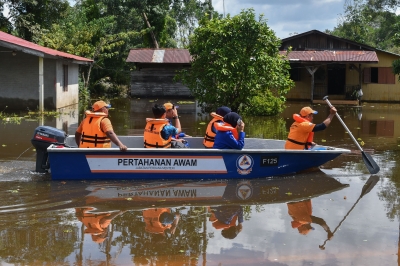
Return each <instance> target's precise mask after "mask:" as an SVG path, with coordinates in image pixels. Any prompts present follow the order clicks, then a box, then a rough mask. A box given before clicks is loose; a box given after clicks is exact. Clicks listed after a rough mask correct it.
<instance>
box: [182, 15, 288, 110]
mask: <svg viewBox="0 0 400 266" xmlns="http://www.w3.org/2000/svg"><path fill="white" fill-rule="evenodd" d="M280 45H281V42H280V39H279V38H277V37H276V36H275V34H274V32H273V31H272V30H271V29H270V28H269V27H268V25H267V23H266V20H265V19H264V18H263V16H262V15H261V16H260V17H259V19H258V21H257V20H256V18H255V14H254V10H253V9H249V10H244V11H242V12H241V13H240V14H239V15H237V16H234V17H230V16H229V15H228V16H227V18H224V19H211V20H209V19H208V17H205V18H203V19H202V20H201V21H200V25H199V27H198V28H196V29H195V31H194V34H193V35H192V36H191V38H190V44H189V46H188V49H189V52H190V54H191V56H192V59H193V61H192V65H191V68H189V69H185V70H183V71H182V72H181V73H180V75H178V76H177V79H181V80H182V81H183V83H184V84H186V85H187V86H188V87H189V88H190V90H191V92H192V94H193V96H194V97H195V98H196V99H197V100H198V101H199V104H200V105H202V106H204V107H205V106H207V107H212V109H215V108H216V107H217V106H221V105H228V106H230V107H231V109H232V110H235V111H238V110H246V108H248V107H251V106H252V104H253V103H254V102H252V101H253V98H254V97H262V98H263V100H264V101H265V102H269V101H273V102H278V103H280V105H281V104H282V103H284V101H285V97H284V96H285V95H286V93H287V92H288V91H289V89H290V88H291V87H292V86H293V81H291V80H290V77H289V67H290V66H289V62H288V61H287V60H285V59H284V58H283V57H282V56H280V55H279V47H280ZM277 107H279V104H278V106H277ZM279 111H280V109H279V108H278V109H275V110H272V111H271V113H269V114H274V113H277V112H279ZM263 114H266V113H263Z"/></svg>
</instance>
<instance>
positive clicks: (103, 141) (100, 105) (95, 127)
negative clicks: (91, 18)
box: [75, 101, 127, 151]
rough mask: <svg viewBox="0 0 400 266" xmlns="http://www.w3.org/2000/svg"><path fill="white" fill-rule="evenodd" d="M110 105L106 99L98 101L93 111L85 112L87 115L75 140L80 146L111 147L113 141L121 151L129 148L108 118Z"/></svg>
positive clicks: (77, 131) (93, 106) (76, 133)
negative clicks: (120, 138) (119, 137)
mask: <svg viewBox="0 0 400 266" xmlns="http://www.w3.org/2000/svg"><path fill="white" fill-rule="evenodd" d="M110 107H111V105H110V104H107V103H105V102H104V101H97V102H95V103H94V104H93V105H92V111H86V112H85V114H86V117H85V118H84V119H83V121H82V122H81V124H80V125H79V127H78V129H77V130H76V132H75V142H76V144H77V145H78V147H79V148H111V141H112V142H113V143H114V144H115V145H117V146H118V147H119V149H120V150H121V151H126V150H127V147H126V146H125V145H124V144H122V142H121V141H120V140H119V139H118V137H117V134H115V132H114V129H113V127H112V124H111V121H110V119H109V118H108V108H110Z"/></svg>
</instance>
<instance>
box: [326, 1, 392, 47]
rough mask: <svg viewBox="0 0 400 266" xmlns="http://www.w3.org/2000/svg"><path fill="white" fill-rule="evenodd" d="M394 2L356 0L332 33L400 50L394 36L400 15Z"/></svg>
mask: <svg viewBox="0 0 400 266" xmlns="http://www.w3.org/2000/svg"><path fill="white" fill-rule="evenodd" d="M391 5H392V3H391V1H371V0H369V1H366V0H353V1H351V2H350V1H349V2H346V4H345V12H344V15H343V16H341V17H340V20H339V21H340V22H339V23H338V25H337V26H336V27H335V28H334V29H333V30H332V31H328V33H330V34H332V35H335V36H338V37H341V38H346V39H349V40H353V41H356V42H359V43H363V44H366V45H369V46H372V47H375V48H378V49H382V50H386V51H389V52H394V53H399V52H400V49H399V47H398V44H396V43H395V40H394V37H395V35H396V34H397V32H398V31H397V29H398V28H400V24H399V22H400V17H399V16H398V15H397V14H396V12H395V10H394V9H393V7H392V6H391Z"/></svg>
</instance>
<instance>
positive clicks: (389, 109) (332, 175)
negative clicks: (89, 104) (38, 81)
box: [0, 99, 400, 265]
mask: <svg viewBox="0 0 400 266" xmlns="http://www.w3.org/2000/svg"><path fill="white" fill-rule="evenodd" d="M158 102H159V103H162V102H163V101H161V100H158ZM175 102H176V103H177V104H178V105H179V106H180V108H179V109H178V110H179V115H180V116H181V123H182V125H183V130H184V131H185V132H186V134H189V135H192V136H203V134H204V131H205V128H206V125H207V123H208V121H209V116H208V115H207V114H199V113H200V110H198V109H197V108H196V106H195V103H190V102H178V100H176V101H175ZM111 103H112V105H113V107H115V108H113V109H112V110H110V115H111V120H112V123H113V126H114V130H115V131H116V133H117V134H118V135H134V134H135V135H136V134H142V132H143V128H144V125H145V118H146V117H148V116H149V114H151V106H152V104H153V103H154V101H153V100H149V99H132V100H114V101H111ZM306 104H307V103H288V104H287V108H286V109H285V111H284V112H283V113H282V114H281V115H280V116H279V117H244V119H243V120H244V122H245V123H246V127H245V131H246V133H247V135H248V136H251V137H261V138H278V139H285V138H286V136H287V132H288V128H289V126H290V124H291V123H292V118H291V117H292V114H293V113H296V112H298V111H299V110H300V108H301V107H302V106H303V105H306ZM313 107H314V109H316V110H318V111H319V114H318V115H316V116H315V117H314V122H316V123H319V122H322V121H323V120H324V119H325V118H326V116H327V115H328V109H327V107H326V105H314V106H313ZM337 109H338V113H339V114H340V115H341V117H342V118H343V121H344V122H345V123H346V125H347V127H348V128H349V129H350V131H351V132H352V134H353V135H354V136H355V138H356V139H358V141H359V142H360V143H363V144H364V145H363V149H364V150H365V152H367V153H369V154H371V156H372V157H373V158H374V160H375V161H376V162H377V164H378V165H379V166H380V168H381V171H380V172H379V173H378V174H377V175H372V176H371V175H370V174H369V173H368V171H367V169H366V167H365V165H364V162H363V160H362V158H361V154H360V152H359V151H358V149H357V146H356V145H355V144H354V143H353V141H352V140H351V139H350V137H349V134H347V133H346V132H345V130H344V128H343V126H342V125H341V124H340V123H339V121H338V120H337V119H336V118H334V120H333V122H332V124H331V125H330V127H328V128H327V129H326V130H325V131H324V132H318V133H316V134H315V142H317V143H319V144H325V145H329V146H337V147H345V148H348V149H351V150H352V151H353V152H352V153H351V154H349V155H341V156H340V157H338V158H337V159H335V160H333V161H330V162H328V163H327V164H325V165H323V166H322V167H321V169H319V170H315V171H311V172H306V173H301V174H297V175H289V176H282V177H273V178H259V179H251V180H200V181H194V180H172V181H171V180H170V181H168V180H162V176H160V180H157V181H151V182H146V181H145V180H140V181H126V180H121V181H109V182H107V181H101V182H100V181H51V179H50V177H49V175H48V174H38V173H34V170H35V158H36V153H35V150H34V148H33V146H32V145H31V142H30V140H31V138H32V136H33V132H34V130H35V128H36V127H37V126H39V125H47V126H52V127H56V128H58V129H63V130H65V131H66V132H67V133H68V134H74V132H75V129H76V128H77V126H78V123H79V122H80V118H81V115H80V113H82V112H80V111H79V110H78V108H77V107H76V108H71V109H67V108H66V109H63V110H61V115H60V116H57V117H51V116H44V117H41V118H40V119H37V118H33V117H29V116H28V115H27V116H26V117H24V118H23V119H21V120H17V121H16V120H14V119H5V120H3V121H0V199H1V206H0V265H400V262H399V256H400V255H399V249H400V244H399V240H400V236H399V235H400V234H399V233H400V227H399V216H400V202H399V194H400V167H399V166H398V164H399V163H400V159H399V158H400V157H399V151H400V116H399V115H398V113H399V111H400V105H398V104H382V103H380V104H377V103H363V104H362V106H360V107H351V106H337ZM25 115H26V114H21V116H25ZM65 167H74V166H73V165H65ZM161 213H170V214H168V215H166V214H163V215H161ZM161 216H162V219H164V220H163V221H164V224H162V223H160V222H159V219H158V217H161ZM164 216H165V217H164ZM168 224H169V225H168Z"/></svg>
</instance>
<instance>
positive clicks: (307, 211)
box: [287, 199, 333, 240]
mask: <svg viewBox="0 0 400 266" xmlns="http://www.w3.org/2000/svg"><path fill="white" fill-rule="evenodd" d="M287 207H288V213H289V215H290V216H291V217H292V219H293V221H292V222H291V225H292V228H293V229H295V228H297V230H298V231H299V233H300V234H302V235H307V234H308V233H309V232H310V231H311V230H314V227H312V226H311V224H312V223H314V224H318V225H320V226H321V227H322V228H323V229H324V230H325V232H326V233H327V234H328V239H329V240H330V239H332V237H333V233H332V232H331V229H330V228H329V226H328V225H327V224H326V222H325V220H324V219H322V218H319V217H316V216H313V215H312V204H311V200H309V199H308V200H303V201H299V202H289V203H287Z"/></svg>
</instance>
